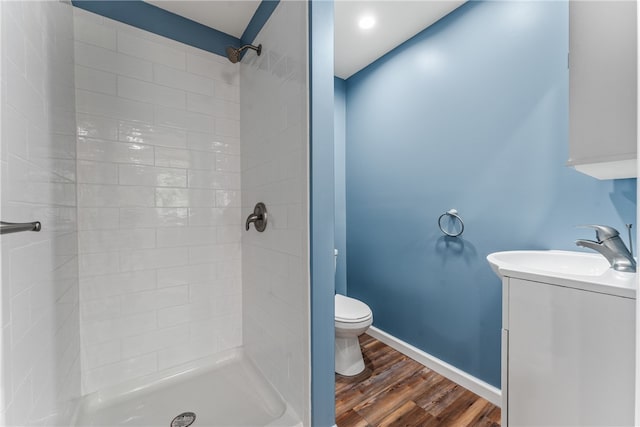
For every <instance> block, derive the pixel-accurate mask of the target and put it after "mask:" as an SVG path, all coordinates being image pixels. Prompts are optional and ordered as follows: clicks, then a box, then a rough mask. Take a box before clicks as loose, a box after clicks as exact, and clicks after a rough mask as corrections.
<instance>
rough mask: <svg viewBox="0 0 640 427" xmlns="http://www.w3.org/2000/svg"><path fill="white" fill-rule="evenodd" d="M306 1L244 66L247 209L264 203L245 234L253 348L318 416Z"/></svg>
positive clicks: (286, 389) (288, 392)
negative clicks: (260, 227)
mask: <svg viewBox="0 0 640 427" xmlns="http://www.w3.org/2000/svg"><path fill="white" fill-rule="evenodd" d="M306 7H307V4H306V2H301V1H282V2H280V3H279V4H278V6H277V8H276V9H275V11H274V13H273V14H272V15H271V18H270V19H269V21H268V22H267V24H266V25H265V26H264V28H263V29H262V30H261V32H260V34H258V37H257V38H256V40H255V43H262V47H263V53H262V55H261V56H260V57H257V56H256V55H255V54H254V53H253V52H249V53H247V55H246V56H245V57H244V59H243V63H242V65H241V79H240V81H241V85H240V86H241V96H240V99H241V101H240V104H241V111H242V114H241V120H242V206H243V213H248V212H251V211H252V210H253V206H254V205H255V203H256V202H259V201H260V202H264V203H265V204H266V206H267V209H268V211H269V223H268V225H267V228H266V230H265V231H264V233H258V232H256V231H255V230H253V228H252V231H251V232H248V233H244V234H243V240H242V258H243V263H242V269H243V271H242V274H243V310H242V312H243V316H244V317H243V328H244V332H243V338H244V346H245V349H246V352H247V354H248V355H249V356H250V357H251V358H252V360H253V361H254V363H255V364H256V365H257V366H258V367H259V368H260V370H261V371H262V372H263V373H264V374H265V375H266V377H267V378H268V379H269V381H270V382H271V383H272V384H274V385H275V386H276V388H277V389H278V391H279V392H280V393H281V394H282V395H283V396H284V397H285V399H286V400H287V401H288V402H289V403H290V404H291V406H292V407H293V408H294V410H295V411H296V412H297V413H298V415H299V416H300V417H301V418H302V420H303V421H304V423H305V425H309V424H310V408H309V402H310V396H309V390H310V379H309V378H310V373H309V366H310V349H309V328H310V325H309V263H308V259H309V255H308V254H309V248H308V245H309V243H308V223H307V218H308V166H307V165H308V140H309V132H308V124H307V117H308V114H307V108H308V106H307V105H308V95H307V49H308V44H307V28H306V22H307V9H306Z"/></svg>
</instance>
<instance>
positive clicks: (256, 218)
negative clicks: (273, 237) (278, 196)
mask: <svg viewBox="0 0 640 427" xmlns="http://www.w3.org/2000/svg"><path fill="white" fill-rule="evenodd" d="M251 223H253V225H254V227H255V228H256V230H257V231H260V232H263V231H264V229H265V228H267V207H266V206H265V205H264V203H262V202H258V203H257V204H256V207H255V208H253V213H252V214H250V215H249V216H248V217H247V222H246V224H245V229H246V230H247V231H249V225H250V224H251Z"/></svg>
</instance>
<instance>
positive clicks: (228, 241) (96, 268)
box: [74, 8, 242, 393]
mask: <svg viewBox="0 0 640 427" xmlns="http://www.w3.org/2000/svg"><path fill="white" fill-rule="evenodd" d="M74 12H75V38H76V44H75V61H76V69H75V72H76V109H77V128H78V138H77V151H78V241H79V260H80V263H79V269H80V307H81V310H80V319H81V320H80V322H81V336H82V339H81V342H82V377H83V391H84V392H85V393H88V392H92V391H95V390H98V389H100V388H103V387H105V386H109V385H111V384H115V383H119V382H122V381H124V380H128V379H132V378H135V377H139V376H143V375H145V374H149V373H153V372H156V371H161V370H163V369H166V368H169V367H172V366H176V365H179V364H182V363H185V362H188V361H190V360H194V359H197V358H200V357H204V356H207V355H211V354H214V353H217V352H220V351H223V350H225V349H229V348H233V347H237V346H240V345H242V312H241V310H242V307H241V305H242V284H241V255H240V253H241V245H240V243H241V230H242V228H241V212H240V202H241V199H240V104H239V67H238V65H234V64H231V63H230V62H229V61H228V60H227V59H226V58H224V57H221V56H218V55H214V54H211V53H208V52H204V51H201V50H198V49H195V48H192V47H189V46H186V45H184V44H181V43H178V42H175V41H172V40H168V39H166V38H163V37H160V36H157V35H154V34H151V33H148V32H145V31H142V30H139V29H135V28H133V27H130V26H128V25H125V24H122V23H118V22H115V21H112V20H110V19H107V18H103V17H100V16H97V15H94V14H92V13H89V12H86V11H83V10H80V9H77V8H76V9H75V11H74Z"/></svg>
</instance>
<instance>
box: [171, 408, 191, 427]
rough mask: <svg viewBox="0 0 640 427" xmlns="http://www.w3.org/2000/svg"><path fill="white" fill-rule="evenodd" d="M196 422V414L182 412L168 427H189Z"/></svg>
mask: <svg viewBox="0 0 640 427" xmlns="http://www.w3.org/2000/svg"><path fill="white" fill-rule="evenodd" d="M195 420H196V414H194V413H193V412H183V413H181V414H180V415H178V416H177V417H175V418H174V419H173V421H171V425H170V426H169V427H189V426H190V425H191V424H193V422H194V421H195Z"/></svg>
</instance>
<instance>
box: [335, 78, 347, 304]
mask: <svg viewBox="0 0 640 427" xmlns="http://www.w3.org/2000/svg"><path fill="white" fill-rule="evenodd" d="M346 90H347V86H346V82H345V81H344V80H342V79H340V78H338V77H336V78H335V79H334V91H335V96H334V108H335V116H334V124H333V126H334V143H333V145H334V147H335V148H334V170H335V172H334V175H335V204H336V206H335V218H334V220H335V244H336V249H337V250H338V258H337V261H336V292H337V293H339V294H342V295H346V294H347V195H346V187H345V142H346V137H347V135H346V131H347V129H346V113H347V112H346V108H347V104H346V102H347V99H346V95H347V92H346Z"/></svg>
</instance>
